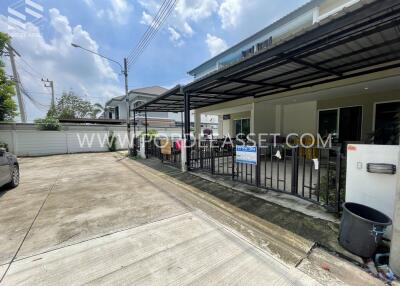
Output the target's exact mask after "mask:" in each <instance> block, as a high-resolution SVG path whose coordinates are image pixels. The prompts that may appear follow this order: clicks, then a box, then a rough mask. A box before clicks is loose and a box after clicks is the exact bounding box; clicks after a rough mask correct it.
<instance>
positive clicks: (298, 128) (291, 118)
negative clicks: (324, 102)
mask: <svg viewBox="0 0 400 286" xmlns="http://www.w3.org/2000/svg"><path fill="white" fill-rule="evenodd" d="M292 132H295V133H299V134H303V133H311V134H316V133H317V102H316V101H308V102H303V103H295V104H289V105H285V106H283V134H286V135H287V134H289V133H292Z"/></svg>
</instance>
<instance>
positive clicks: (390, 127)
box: [374, 102, 400, 145]
mask: <svg viewBox="0 0 400 286" xmlns="http://www.w3.org/2000/svg"><path fill="white" fill-rule="evenodd" d="M399 128H400V102H388V103H377V104H376V108H375V132H374V143H375V144H382V145H398V144H399V135H400V134H399Z"/></svg>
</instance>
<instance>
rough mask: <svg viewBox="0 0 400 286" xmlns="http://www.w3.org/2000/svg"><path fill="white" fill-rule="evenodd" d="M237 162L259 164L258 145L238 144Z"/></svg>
mask: <svg viewBox="0 0 400 286" xmlns="http://www.w3.org/2000/svg"><path fill="white" fill-rule="evenodd" d="M236 163H242V164H250V165H257V147H256V146H236Z"/></svg>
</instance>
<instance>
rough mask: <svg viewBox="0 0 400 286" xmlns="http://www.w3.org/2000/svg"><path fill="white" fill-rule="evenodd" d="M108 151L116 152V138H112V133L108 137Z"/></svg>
mask: <svg viewBox="0 0 400 286" xmlns="http://www.w3.org/2000/svg"><path fill="white" fill-rule="evenodd" d="M108 151H110V152H115V151H117V138H116V137H115V136H114V133H110V134H109V135H108Z"/></svg>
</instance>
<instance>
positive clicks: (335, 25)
mask: <svg viewBox="0 0 400 286" xmlns="http://www.w3.org/2000/svg"><path fill="white" fill-rule="evenodd" d="M399 7H400V5H399V3H398V2H397V1H396V0H380V1H375V2H372V3H370V4H367V5H366V6H365V7H362V8H360V9H357V10H355V11H352V12H350V13H348V14H346V15H344V16H342V17H339V18H338V19H335V20H333V21H330V22H328V23H326V24H324V25H322V26H321V27H319V28H316V29H313V30H311V31H308V32H307V33H305V34H303V35H302V36H301V37H296V38H293V39H291V40H289V41H287V42H285V43H284V44H282V45H279V46H276V47H274V48H272V49H270V50H267V51H266V52H263V53H260V54H259V55H255V56H253V57H251V58H249V59H248V60H245V61H242V62H239V63H238V64H235V65H233V66H231V67H229V68H226V69H224V70H222V71H220V72H217V73H214V74H212V75H210V76H207V77H205V78H204V79H201V80H198V81H195V82H193V83H191V84H188V85H187V86H185V87H184V90H185V91H195V90H200V89H202V88H203V87H204V85H206V84H208V83H210V82H212V81H215V80H216V79H218V78H220V77H221V76H224V75H234V74H237V73H241V72H244V71H246V70H254V68H255V66H257V64H260V62H264V63H262V64H264V65H265V61H267V62H268V61H271V60H274V57H277V56H282V55H285V53H287V51H291V55H290V56H296V55H301V54H302V53H304V52H306V51H311V50H312V49H315V48H316V47H318V45H320V44H321V42H322V41H326V40H330V39H334V40H335V41H337V40H338V38H339V40H340V39H343V38H345V36H348V33H349V32H351V31H354V30H357V29H359V28H362V27H364V26H365V25H368V24H371V23H372V24H373V23H376V22H377V21H381V20H382V19H384V18H385V17H386V18H387V17H390V16H391V15H393V14H396V13H398V9H399ZM371 11H373V12H375V14H372V15H371ZM382 12H383V13H382ZM379 13H382V14H381V15H379V16H377V15H378V14H379ZM374 16H375V17H374ZM365 21H367V23H365ZM357 22H358V23H357ZM392 24H393V23H392ZM299 41H300V42H299ZM304 43H307V44H304ZM336 44H337V43H335V45H336ZM288 56H289V55H288Z"/></svg>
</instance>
